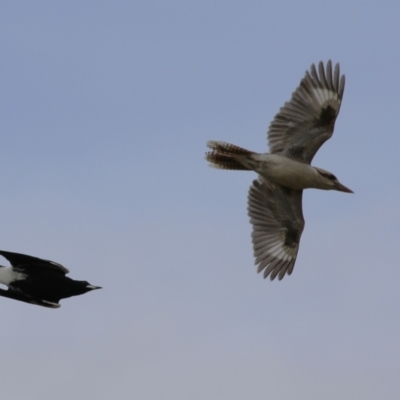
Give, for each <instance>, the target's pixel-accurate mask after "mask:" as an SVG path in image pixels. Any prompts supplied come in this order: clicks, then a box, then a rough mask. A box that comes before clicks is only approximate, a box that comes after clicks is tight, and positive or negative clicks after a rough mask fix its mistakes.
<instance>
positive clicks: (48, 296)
mask: <svg viewBox="0 0 400 400" xmlns="http://www.w3.org/2000/svg"><path fill="white" fill-rule="evenodd" d="M0 255H2V256H3V257H5V258H6V259H7V260H8V261H9V262H10V263H11V265H12V266H11V267H3V266H0V283H1V284H3V285H6V286H8V290H3V289H0V296H3V297H9V298H13V299H15V300H20V301H25V302H27V303H31V304H37V305H41V306H44V307H50V308H58V307H60V304H59V301H60V300H61V299H65V298H67V297H72V296H78V295H81V294H84V293H86V292H89V291H91V290H94V289H100V287H98V286H93V285H90V284H89V283H88V282H86V281H75V280H73V279H71V278H69V277H68V276H66V274H67V273H68V272H69V271H68V269H66V268H65V267H64V266H62V265H61V264H58V263H55V262H53V261H49V260H43V259H41V258H37V257H32V256H28V255H25V254H19V253H12V252H8V251H0Z"/></svg>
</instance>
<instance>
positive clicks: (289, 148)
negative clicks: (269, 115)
mask: <svg viewBox="0 0 400 400" xmlns="http://www.w3.org/2000/svg"><path fill="white" fill-rule="evenodd" d="M344 83H345V77H344V75H342V76H340V68H339V64H336V66H335V68H334V70H332V63H331V61H328V63H327V64H326V68H325V67H324V64H323V63H322V62H320V63H319V65H318V70H317V68H316V67H315V65H314V64H313V65H311V68H310V71H307V72H306V75H305V77H304V78H303V79H302V80H301V82H300V85H299V86H298V88H297V89H296V90H295V91H294V93H293V94H292V98H291V99H290V101H289V102H287V103H285V104H284V106H283V107H282V108H281V109H280V110H279V112H278V114H277V115H276V116H275V118H274V120H273V121H272V122H271V125H270V127H269V130H268V134H267V136H268V145H269V149H270V153H254V152H252V151H249V150H245V149H243V148H241V147H238V146H235V145H233V144H229V143H225V142H216V141H209V142H207V146H208V147H209V148H210V149H211V151H210V152H208V153H206V159H207V160H208V161H209V162H210V165H211V166H213V167H216V168H221V169H231V170H249V171H255V172H257V173H258V179H257V180H255V181H253V184H252V185H251V187H250V190H249V195H248V208H247V209H248V214H249V217H250V222H251V224H252V225H253V232H252V241H253V249H254V256H255V258H256V260H255V263H256V265H258V272H261V271H264V278H266V277H267V276H270V278H271V280H273V279H275V278H276V277H278V278H279V279H282V278H283V277H284V276H285V274H288V275H290V274H291V273H292V271H293V268H294V264H295V262H296V257H297V252H298V250H299V242H300V237H301V233H302V232H303V228H304V218H303V211H302V204H301V202H302V194H303V189H307V188H314V189H324V190H339V191H341V192H347V193H353V192H352V191H351V190H350V189H348V188H347V187H346V186H344V185H342V184H341V183H340V182H339V181H338V180H337V178H336V177H335V175H333V174H331V173H330V172H328V171H326V170H324V169H321V168H316V167H313V166H311V161H312V159H313V157H314V155H315V153H316V152H317V151H318V149H319V148H320V147H321V146H322V145H323V144H324V143H325V141H326V140H328V139H329V138H330V137H331V136H332V134H333V130H334V127H335V121H336V117H337V116H338V114H339V110H340V104H341V102H342V97H343V92H344Z"/></svg>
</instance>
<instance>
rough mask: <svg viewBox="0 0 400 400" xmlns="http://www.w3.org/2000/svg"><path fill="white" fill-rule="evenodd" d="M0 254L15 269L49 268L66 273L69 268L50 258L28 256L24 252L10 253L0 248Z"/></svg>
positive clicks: (22, 270)
mask: <svg viewBox="0 0 400 400" xmlns="http://www.w3.org/2000/svg"><path fill="white" fill-rule="evenodd" d="M0 255H1V256H3V257H4V258H6V259H7V260H8V261H9V262H10V264H11V265H12V267H13V269H14V270H15V271H21V272H24V271H29V270H32V269H33V268H50V269H53V270H56V271H59V272H61V273H63V274H64V275H65V274H68V273H69V270H68V269H67V268H65V267H64V266H62V265H61V264H58V263H55V262H54V261H50V260H43V259H41V258H37V257H32V256H28V255H26V254H20V253H12V252H10V251H3V250H0Z"/></svg>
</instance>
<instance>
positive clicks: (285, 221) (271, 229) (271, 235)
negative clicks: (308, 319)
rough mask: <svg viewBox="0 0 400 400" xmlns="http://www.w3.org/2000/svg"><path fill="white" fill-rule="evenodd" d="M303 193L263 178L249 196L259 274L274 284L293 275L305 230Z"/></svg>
mask: <svg viewBox="0 0 400 400" xmlns="http://www.w3.org/2000/svg"><path fill="white" fill-rule="evenodd" d="M302 194H303V192H302V190H291V189H288V188H285V187H283V186H280V185H276V184H273V183H271V182H269V181H268V180H267V179H266V178H264V177H261V176H259V178H258V180H255V181H253V184H252V186H250V190H249V195H248V208H247V210H248V215H249V217H250V222H251V224H252V225H253V232H252V241H253V249H254V257H256V260H255V264H256V265H258V268H257V272H261V271H262V270H264V278H266V277H267V276H268V275H270V278H271V280H273V279H275V278H276V276H278V278H279V279H282V278H283V277H284V276H285V274H288V275H290V274H291V273H292V271H293V268H294V264H295V261H296V256H297V252H298V249H299V242H300V237H301V234H302V232H303V228H304V218H303V212H302Z"/></svg>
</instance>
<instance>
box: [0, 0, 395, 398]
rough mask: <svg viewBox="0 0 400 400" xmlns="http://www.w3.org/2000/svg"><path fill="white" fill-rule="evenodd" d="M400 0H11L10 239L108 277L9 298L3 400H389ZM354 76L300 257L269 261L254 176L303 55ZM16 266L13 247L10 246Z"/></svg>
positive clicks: (7, 32) (4, 79) (1, 125)
mask: <svg viewBox="0 0 400 400" xmlns="http://www.w3.org/2000/svg"><path fill="white" fill-rule="evenodd" d="M399 13H400V5H399V4H398V3H397V2H394V1H386V2H363V1H361V0H360V1H337V2H333V3H332V2H331V3H327V2H322V1H302V2H298V1H282V0H280V1H264V2H261V1H246V2H244V1H242V2H239V1H218V0H214V1H158V2H156V1H141V2H139V1H136V2H134V1H68V2H61V1H44V0H42V1H2V2H1V4H0V50H1V51H0V57H1V63H0V68H1V69H0V82H1V83H0V88H1V90H0V102H1V104H0V105H1V107H0V113H1V118H0V129H1V147H0V155H1V156H0V170H1V175H0V177H1V178H0V182H1V187H2V196H1V199H2V202H1V205H2V207H1V211H0V224H1V226H2V233H1V235H0V248H1V249H3V250H9V251H16V252H21V253H26V254H31V255H34V256H38V257H43V258H48V259H51V260H54V261H57V262H59V263H61V264H64V265H65V266H66V267H67V268H69V269H70V270H71V277H73V278H75V279H85V280H88V281H89V282H90V283H92V284H94V285H100V286H103V288H104V289H103V290H101V291H96V292H93V293H89V294H86V295H84V296H81V297H75V298H72V299H66V300H64V301H62V303H61V304H62V307H61V309H59V310H49V309H45V308H41V307H36V306H32V305H28V304H25V303H20V302H17V301H12V300H9V299H5V298H0V312H1V315H2V328H1V330H0V339H1V340H2V343H3V347H2V356H1V359H0V374H1V377H2V383H1V390H0V397H1V398H2V399H4V400H14V399H16V400H54V399H57V400H70V399H76V400H81V399H85V400H86V399H96V400H109V399H116V400H125V399H139V400H242V399H243V400H244V399H246V400H247V399H252V400H253V399H254V400H264V399H268V400H292V399H296V400H320V399H324V400H337V399H341V400H347V399H348V400H356V399H362V400H376V399H378V398H381V399H385V400H391V399H397V398H398V396H399V393H400V383H399V382H400V380H399V370H400V347H399V336H400V321H399V308H400V294H399V293H400V291H399V280H400V268H399V261H398V260H399V256H400V246H399V236H400V231H399V225H400V211H399V203H400V187H399V184H398V181H399V171H400V159H399V151H400V137H399V136H400V128H399V125H400V124H399V110H400V96H399V93H400V78H399V71H400V52H399V48H398V47H399V45H398V42H399V38H400V25H399V23H398V17H399ZM328 59H332V61H333V62H340V64H341V69H342V72H343V73H345V74H346V90H345V95H344V101H343V104H342V109H341V112H340V115H339V118H338V121H337V124H336V130H335V134H334V136H333V138H332V139H331V140H330V141H328V142H327V143H326V144H325V145H324V146H323V147H322V149H321V150H320V151H319V153H318V154H317V156H316V157H315V159H314V164H315V165H317V166H319V167H322V168H325V169H327V170H329V171H331V172H333V173H334V174H335V175H336V176H337V177H338V178H339V180H340V181H341V182H342V183H343V184H345V185H346V186H348V187H350V188H351V189H353V190H354V192H355V194H354V195H348V194H344V193H339V192H323V191H316V190H308V191H307V192H306V193H305V195H304V215H305V219H306V227H305V230H304V233H303V237H302V242H301V246H300V252H299V256H298V260H297V263H296V267H295V269H294V272H293V274H292V275H291V276H290V277H285V279H284V280H282V281H280V282H278V281H276V282H275V281H274V282H270V281H269V280H263V279H262V276H261V275H257V274H256V268H255V266H254V259H253V255H252V248H251V238H250V232H251V226H250V224H249V222H248V217H247V213H246V198H247V191H248V187H249V185H250V183H251V181H252V179H254V178H255V174H253V173H246V172H231V171H218V170H214V169H211V168H208V167H207V163H206V161H205V160H204V158H203V157H204V153H205V151H206V141H207V140H210V139H214V140H224V141H228V142H232V143H235V144H237V145H239V146H243V147H246V148H249V149H251V150H255V151H260V152H264V151H266V150H267V146H266V130H267V128H268V125H269V123H270V121H271V119H272V118H273V116H274V115H275V114H276V112H277V111H278V110H279V108H280V107H281V106H282V105H283V103H284V102H285V101H287V100H289V98H290V95H291V93H292V92H293V90H294V89H295V88H296V86H297V85H298V83H299V81H300V79H301V78H302V77H303V75H304V72H305V71H306V70H307V69H308V68H309V66H310V65H311V63H313V62H319V61H320V60H323V61H327V60H328ZM0 262H1V263H2V264H3V265H7V262H6V261H5V260H4V262H3V260H0Z"/></svg>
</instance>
